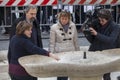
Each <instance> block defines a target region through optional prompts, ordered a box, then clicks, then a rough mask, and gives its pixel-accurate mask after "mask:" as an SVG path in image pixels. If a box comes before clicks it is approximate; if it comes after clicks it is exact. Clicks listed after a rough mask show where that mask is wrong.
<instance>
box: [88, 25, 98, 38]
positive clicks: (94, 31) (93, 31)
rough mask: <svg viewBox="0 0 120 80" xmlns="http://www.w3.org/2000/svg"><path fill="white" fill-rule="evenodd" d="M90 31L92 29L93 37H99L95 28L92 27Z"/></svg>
mask: <svg viewBox="0 0 120 80" xmlns="http://www.w3.org/2000/svg"><path fill="white" fill-rule="evenodd" d="M89 29H90V32H91V34H92V35H94V36H96V35H97V32H96V30H95V29H94V28H92V27H90V28H89Z"/></svg>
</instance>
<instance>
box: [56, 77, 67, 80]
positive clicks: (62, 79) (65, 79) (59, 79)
mask: <svg viewBox="0 0 120 80" xmlns="http://www.w3.org/2000/svg"><path fill="white" fill-rule="evenodd" d="M57 80H68V77H57Z"/></svg>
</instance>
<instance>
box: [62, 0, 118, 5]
mask: <svg viewBox="0 0 120 80" xmlns="http://www.w3.org/2000/svg"><path fill="white" fill-rule="evenodd" d="M62 3H63V4H70V5H78V4H80V5H85V4H86V5H95V4H100V5H106V4H120V0H62Z"/></svg>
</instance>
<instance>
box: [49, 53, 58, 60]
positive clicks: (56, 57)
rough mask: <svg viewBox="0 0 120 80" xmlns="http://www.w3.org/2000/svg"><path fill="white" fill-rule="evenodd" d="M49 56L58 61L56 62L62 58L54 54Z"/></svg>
mask: <svg viewBox="0 0 120 80" xmlns="http://www.w3.org/2000/svg"><path fill="white" fill-rule="evenodd" d="M49 56H50V57H52V58H54V59H56V60H60V58H59V57H58V56H56V55H55V54H53V53H49Z"/></svg>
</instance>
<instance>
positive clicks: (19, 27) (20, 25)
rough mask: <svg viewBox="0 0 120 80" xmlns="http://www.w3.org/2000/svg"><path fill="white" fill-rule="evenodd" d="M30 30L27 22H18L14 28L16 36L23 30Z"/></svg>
mask: <svg viewBox="0 0 120 80" xmlns="http://www.w3.org/2000/svg"><path fill="white" fill-rule="evenodd" d="M30 28H32V24H30V23H28V22H27V21H20V22H19V23H18V25H17V26H16V35H21V34H23V33H24V31H25V30H29V29H30Z"/></svg>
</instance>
